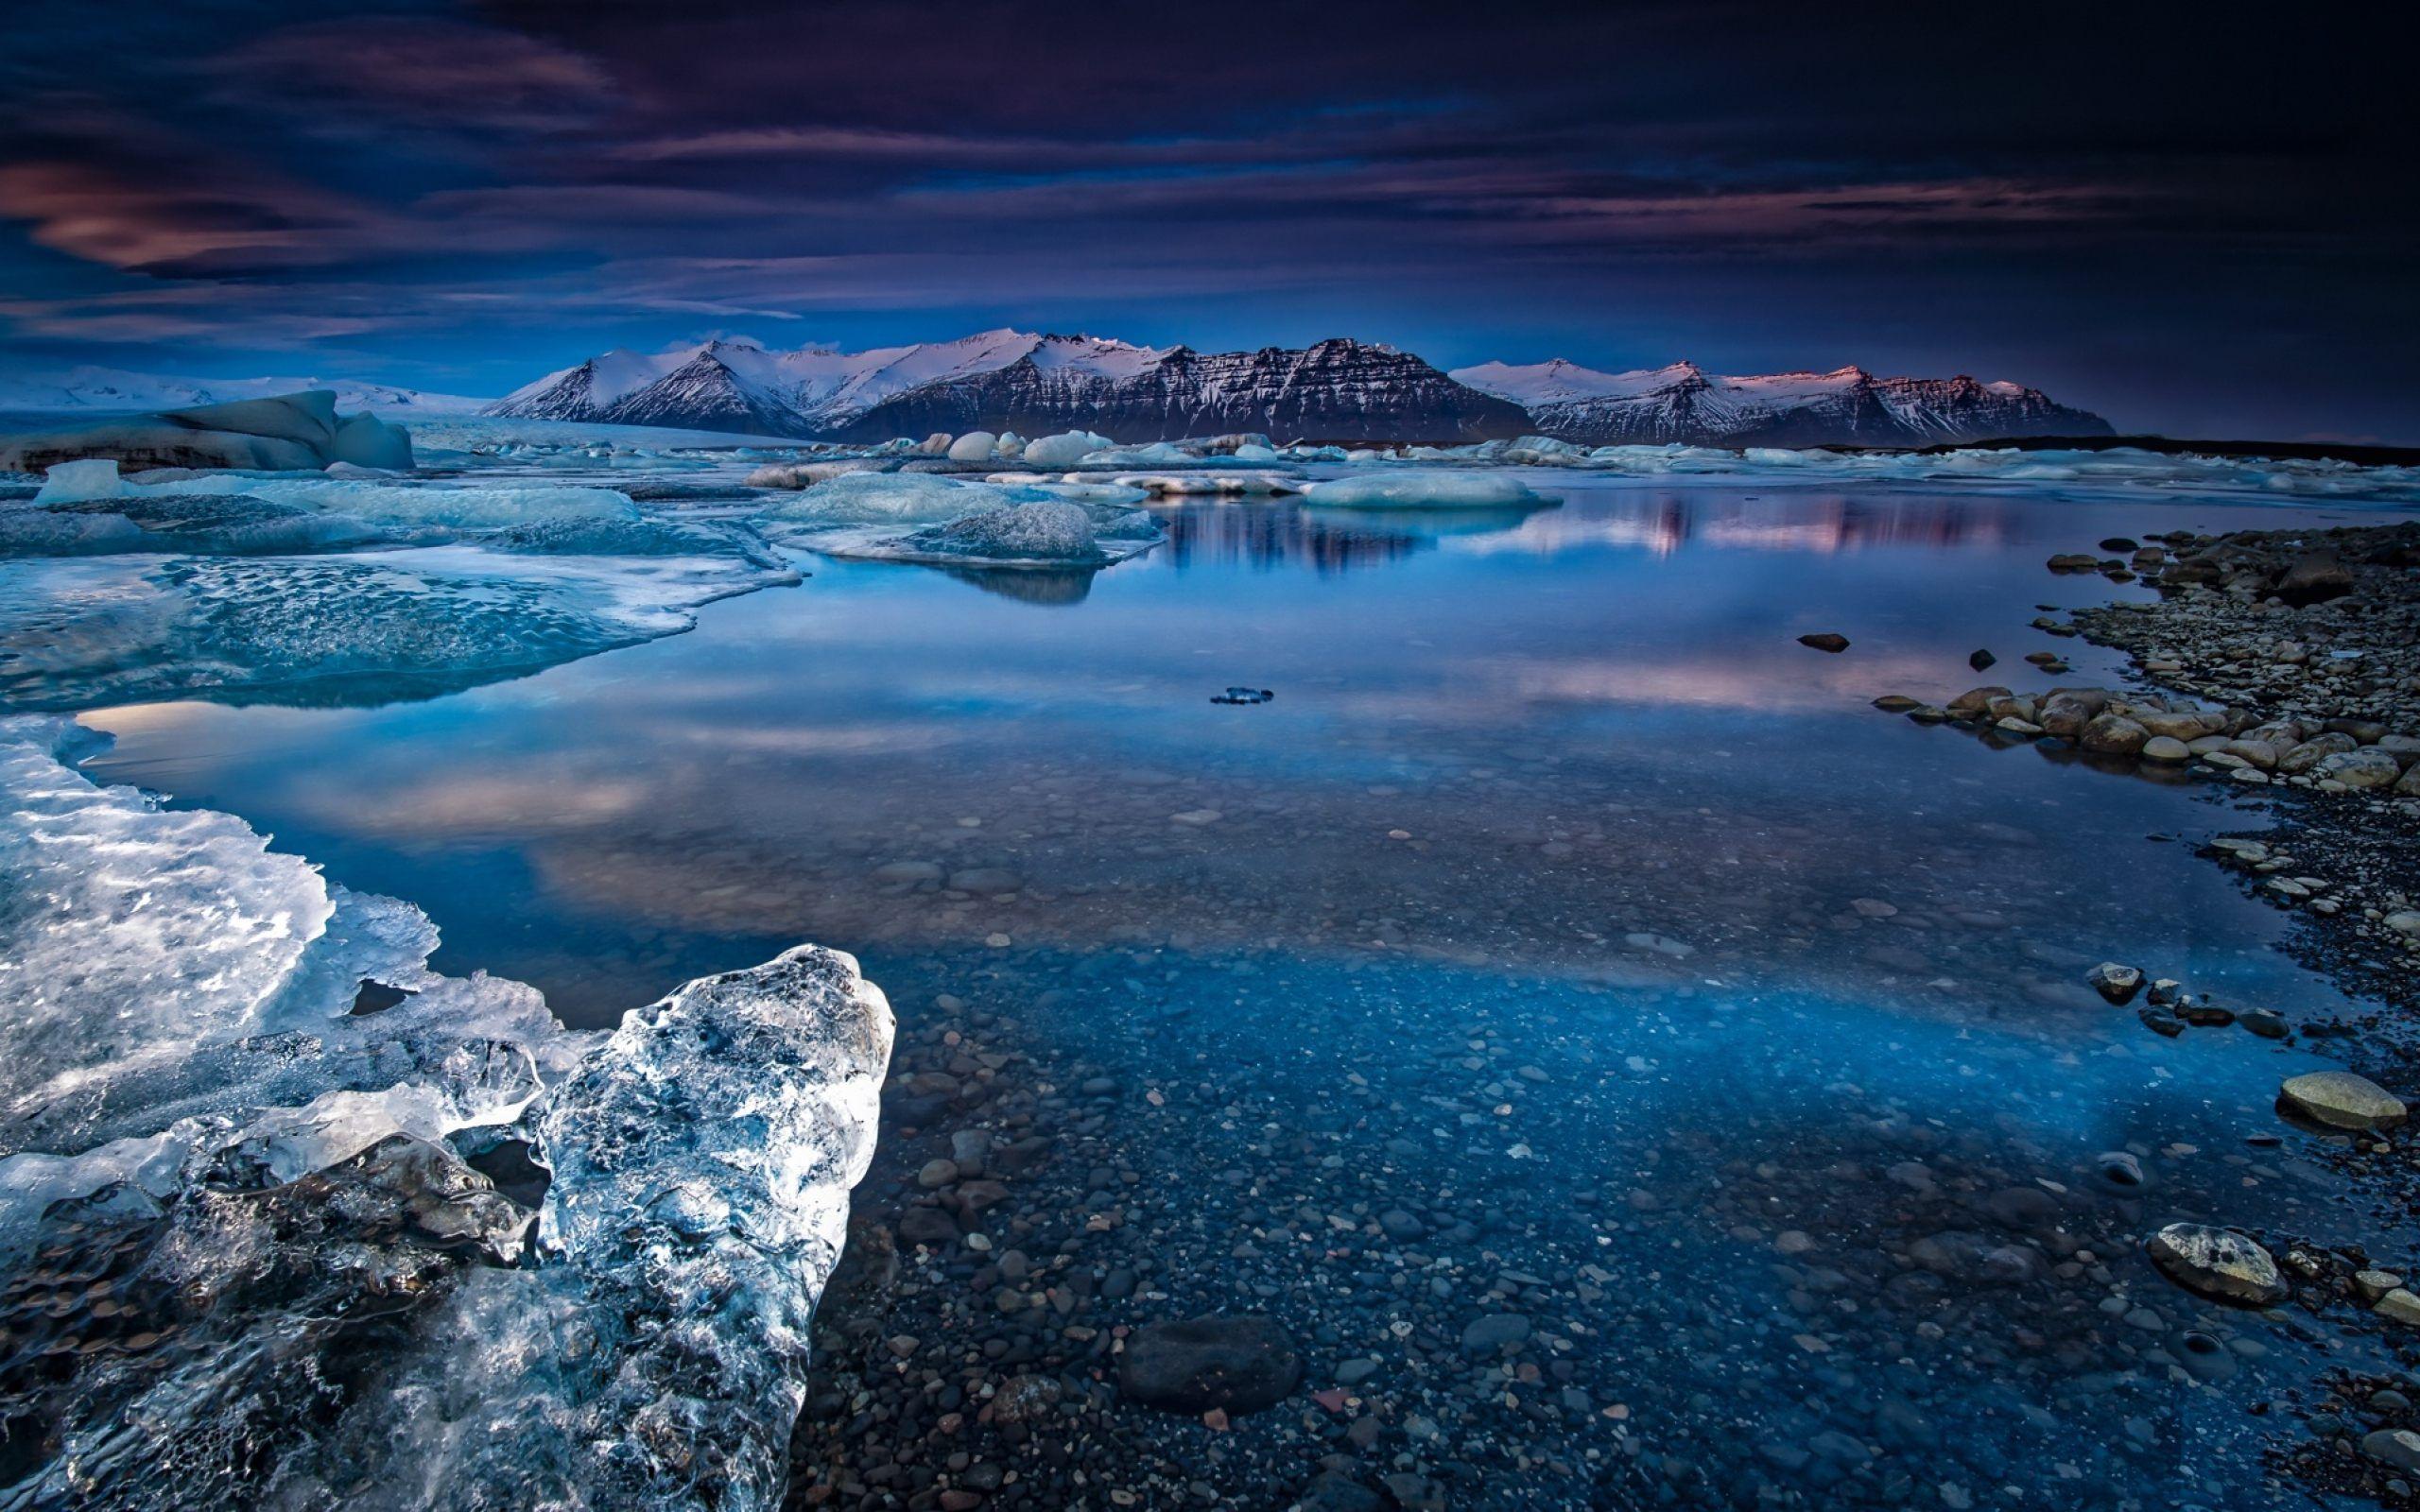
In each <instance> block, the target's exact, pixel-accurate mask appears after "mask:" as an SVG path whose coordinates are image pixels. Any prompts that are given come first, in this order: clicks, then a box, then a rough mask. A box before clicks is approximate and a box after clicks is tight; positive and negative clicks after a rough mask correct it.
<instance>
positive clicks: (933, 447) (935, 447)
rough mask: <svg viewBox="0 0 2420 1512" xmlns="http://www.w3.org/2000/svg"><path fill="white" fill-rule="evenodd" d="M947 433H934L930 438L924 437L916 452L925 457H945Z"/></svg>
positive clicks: (947, 445) (948, 437) (946, 453)
mask: <svg viewBox="0 0 2420 1512" xmlns="http://www.w3.org/2000/svg"><path fill="white" fill-rule="evenodd" d="M949 444H950V434H949V432H947V431H935V432H933V434H931V435H930V436H927V437H925V439H924V442H923V443H922V444H921V445H919V446H918V447H917V448H916V450H917V451H919V452H921V453H923V454H924V455H926V456H947V455H949Z"/></svg>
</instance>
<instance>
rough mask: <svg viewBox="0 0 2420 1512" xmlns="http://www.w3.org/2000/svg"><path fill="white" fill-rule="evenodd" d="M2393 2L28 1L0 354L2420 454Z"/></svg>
mask: <svg viewBox="0 0 2420 1512" xmlns="http://www.w3.org/2000/svg"><path fill="white" fill-rule="evenodd" d="M2377 14H2378V12H2377V11H2376V10H2374V9H2373V10H2357V9H2344V10H2342V11H2339V12H2331V10H2330V9H2329V8H2325V7H2322V8H2318V9H2298V10H2290V11H2289V10H2287V9H2277V8H2270V9H2263V10H2259V11H2254V10H2249V9H2247V10H2245V11H2244V12H2242V13H2241V14H2239V15H2238V14H2234V13H2231V12H2230V11H2228V10H2226V9H2220V8H2213V7H2208V6H2200V7H2190V8H2187V7H2166V6H2138V5H2123V4H2120V5H2111V4H2106V3H2102V4H2097V5H2092V6H2074V7H2070V6H2065V5H2058V4H2048V5H2045V4H2025V5H1999V6H1993V5H1982V6H1961V7H1945V6H1940V5H1930V6H1923V7H1912V6H1911V7H1898V6H1866V7H1812V6H1806V5H1804V4H1793V5H1788V6H1766V5H1746V4H1703V3H1701V4H1685V5H1641V6H1619V5H1597V6H1585V7H1572V8H1555V7H1523V6H1517V5H1512V4H1504V5H1497V6H1492V7H1491V6H1473V5H1469V4H1467V3H1463V4H1458V5H1453V6H1424V5H1416V4H1414V5H1363V4H1356V3H1349V0H1340V3H1323V4H1319V5H1302V4H1294V5H1288V6H1282V7H1268V8H1261V7H1253V6H1227V7H1219V8H1202V7H1189V6H1140V5H1121V6H1115V7H1105V8H1089V7H1078V6H1069V5H1048V6H1045V5H1025V4H1014V3H984V4H959V5H916V6H908V5H886V4H878V3H876V4H856V5H850V6H830V7H825V6H818V7H812V8H809V7H780V6H773V5H762V4H759V5H747V6H727V5H721V4H717V3H715V0H691V3H683V4H679V5H664V6H642V5H634V4H604V3H598V0H581V3H579V4H531V5H512V4H498V5H486V6H475V5H456V4H427V5H423V4H405V5H382V4H376V3H373V4H370V5H365V6H359V7H352V8H334V7H320V6H311V7H304V6H299V5H283V4H281V5H271V4H251V5H246V4H237V3H201V4H182V5H176V6H151V5H147V4H126V5H112V6H94V5H66V4H52V5H47V6H39V7H35V8H32V9H30V11H29V13H26V14H25V15H23V16H22V17H21V18H20V19H17V20H15V21H14V22H13V23H12V34H11V38H10V43H9V47H8V48H7V49H6V58H5V60H0V366H5V367H7V368H10V369H22V368H26V367H35V366H54V365H58V364H61V363H67V362H79V361H97V362H107V363H112V364H117V365H125V366H138V367H145V368H149V369H156V370H166V371H177V372H192V373H203V374H239V373H242V372H246V371H256V372H259V371H286V372H299V371H316V372H319V373H321V374H336V373H343V374H347V375H352V376H361V377H377V378H386V379H391V380H394V381H399V382H406V383H413V384H418V385H421V386H423V387H434V388H441V389H451V390H456V391H461V392H472V393H483V392H496V391H500V390H502V389H504V388H507V387H512V386H514V385H516V384H518V383H520V382H522V381H524V380H526V379H527V378H529V377H532V376H534V375H535V374H537V373H538V372H540V371H543V370H544V369H548V368H552V367H559V366H562V365H563V364H564V363H567V362H570V361H573V360H576V359H577V358H579V357H580V356H583V355H585V354H587V353H589V352H595V351H596V350H599V349H601V348H604V347H607V346H613V345H631V346H638V347H643V348H654V347H659V346H662V345H664V344H666V343H668V342H671V341H675V340H679V339H684V338H694V337H697V336H701V335H712V334H745V335H754V336H756V337H758V338H759V339H762V340H765V341H767V342H769V343H775V344H780V345H786V346H787V345H796V344H799V343H802V342H806V341H831V342H836V343H841V344H847V345H852V346H861V345H872V344H877V343H890V342H898V341H908V340H917V339H925V338H932V337H946V336H951V335H961V334H964V333H965V332H968V331H971V330H975V329H978V328H981V327H985V326H991V325H999V324H1017V325H1024V326H1029V327H1034V328H1040V329H1047V330H1058V331H1079V330H1080V331H1089V332H1092V333H1094V334H1096V335H1118V336H1124V337H1127V338H1130V339H1132V340H1138V341H1147V342H1152V343H1167V342H1174V341H1180V340H1181V341H1186V342H1190V343H1192V344H1194V345H1196V346H1200V347H1208V348H1229V347H1239V346H1260V345H1265V344H1270V343H1287V344H1295V343H1300V342H1302V341H1305V340H1309V339H1313V338H1316V337H1319V336H1323V335H1359V336H1364V337H1368V338H1371V339H1377V340H1385V341H1391V342H1393V343H1395V344H1397V345H1399V346H1403V347H1407V348H1409V349H1410V350H1413V351H1416V352H1420V353H1422V354H1423V355H1425V356H1426V357H1428V358H1430V359H1431V360H1432V361H1435V362H1438V363H1439V364H1441V365H1443V366H1448V367H1451V366H1459V365H1461V364H1463V363H1468V362H1475V361H1480V360H1484V359H1487V358H1502V359H1505V360H1508V361H1533V360H1540V359H1543V358H1546V357H1548V356H1557V355H1560V356H1566V357H1570V358H1573V359H1575V360H1579V361H1582V362H1587V363H1591V364H1594V365H1597V366H1602V367H1610V368H1620V367H1636V366H1649V365H1655V364H1661V363H1664V362H1668V361H1671V360H1673V359H1676V358H1680V357H1689V358H1693V359H1695V360H1697V361H1698V362H1700V363H1702V364H1704V365H1705V366H1707V367H1709V368H1715V369H1723V370H1731V371H1764V370H1772V369H1789V368H1818V369H1828V368H1833V367H1838V366H1841V365H1842V364H1846V363H1851V362H1855V363H1859V364H1862V365H1864V366H1866V367H1868V368H1872V369H1877V370H1882V371H1888V372H1901V371H1910V372H1919V373H1927V374H1946V373H1951V372H1961V371H1963V372H1972V373H1974V374H1975V375H1977V376H1979V377H1985V378H1999V377H2007V378H2015V379H2019V380H2022V381H2024V382H2028V383H2031V384H2035V385H2038V386H2040V387H2046V388H2048V389H2049V390H2050V391H2051V393H2052V394H2053V395H2054V396H2056V397H2058V398H2060V399H2062V400H2065V401H2067V402H2070V403H2075V404H2083V405H2086V406H2088V407H2091V408H2095V409H2099V410H2100V411H2101V412H2103V413H2105V414H2107V415H2109V416H2110V417H2111V418H2112V419H2113V420H2114V421H2116V422H2117V423H2118V425H2119V426H2120V427H2121V428H2141V429H2153V430H2164V431H2167V432H2169V433H2170V434H2179V435H2233V436H2245V435H2258V436H2274V437H2306V436H2324V437H2332V438H2376V439H2386V440H2394V441H2403V442H2420V380H2415V379H2414V377H2413V376H2412V372H2413V366H2414V363H2415V362H2416V361H2420V279H2415V277H2414V275H2413V272H2412V269H2413V267H2414V266H2415V265H2420V197H2416V196H2415V195H2414V193H2413V190H2414V187H2415V182H2420V176H2416V175H2415V172H2414V170H2413V168H2412V166H2411V159H2412V157H2413V152H2412V147H2411V143H2412V140H2413V133H2414V126H2415V120H2414V112H2413V109H2412V106H2411V96H2412V94H2413V92H2412V91H2411V88H2410V86H2409V84H2408V81H2407V80H2406V79H2404V78H2403V77H2398V75H2397V69H2398V68H2399V66H2400V65H2399V64H2398V63H2397V62H2396V50H2395V49H2394V48H2393V47H2392V46H2390V45H2388V44H2387V43H2386V40H2385V39H2383V38H2380V37H2376V36H2369V35H2365V34H2364V32H2363V30H2362V29H2361V27H2362V26H2363V25H2364V21H2363V19H2362V18H2364V17H2375V16H2376V15H2377Z"/></svg>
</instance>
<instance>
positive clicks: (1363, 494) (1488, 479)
mask: <svg viewBox="0 0 2420 1512" xmlns="http://www.w3.org/2000/svg"><path fill="white" fill-rule="evenodd" d="M1304 497H1305V502H1307V503H1310V504H1313V505H1318V506H1322V507H1330V508H1347V509H1501V508H1510V507H1537V506H1540V505H1545V504H1550V503H1552V502H1554V501H1553V500H1552V499H1551V498H1549V497H1547V496H1546V495H1542V494H1540V493H1537V492H1536V491H1534V490H1531V489H1530V486H1529V485H1528V484H1527V483H1525V482H1523V481H1522V480H1521V479H1519V478H1516V477H1506V476H1504V475H1502V474H1500V473H1481V472H1450V471H1445V470H1442V469H1410V470H1406V471H1402V472H1371V473H1365V474H1362V475H1359V476H1356V477H1349V478H1330V479H1328V480H1326V481H1324V482H1321V483H1314V484H1312V485H1311V486H1310V487H1309V488H1307V489H1306V490H1304Z"/></svg>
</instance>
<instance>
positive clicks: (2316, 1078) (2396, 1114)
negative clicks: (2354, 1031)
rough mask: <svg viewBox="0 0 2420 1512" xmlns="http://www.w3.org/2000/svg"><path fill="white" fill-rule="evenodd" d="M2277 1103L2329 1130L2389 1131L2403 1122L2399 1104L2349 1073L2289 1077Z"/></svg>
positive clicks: (2403, 1111) (2391, 1095)
mask: <svg viewBox="0 0 2420 1512" xmlns="http://www.w3.org/2000/svg"><path fill="white" fill-rule="evenodd" d="M2277 1095H2278V1100H2279V1101H2280V1102H2281V1103H2283V1104H2284V1105H2285V1106H2286V1107H2287V1108H2290V1109H2292V1110H2293V1111H2294V1112H2297V1113H2300V1114H2302V1115H2303V1116H2304V1117H2305V1118H2308V1119H2310V1120H2312V1121H2314V1122H2316V1123H2321V1124H2325V1125H2327V1126H2328V1127H2330V1128H2350V1129H2389V1128H2393V1127H2394V1126H2395V1125H2398V1124H2400V1123H2402V1122H2403V1120H2404V1118H2405V1117H2406V1116H2407V1109H2406V1108H2404V1106H2403V1100H2402V1099H2401V1098H2399V1097H2397V1096H2395V1095H2394V1093H2393V1092H2390V1091H2387V1090H2386V1089H2385V1088H2383V1087H2381V1086H2379V1085H2378V1084H2377V1082H2374V1081H2372V1080H2370V1079H2369V1078H2368V1077H2367V1076H2359V1075H2355V1074H2353V1073H2352V1072H2349V1071H2314V1072H2310V1073H2308V1074H2304V1075H2300V1076H2293V1077H2289V1078H2288V1079H2287V1081H2286V1084H2285V1086H2283V1087H2281V1088H2279V1089H2278V1092H2277Z"/></svg>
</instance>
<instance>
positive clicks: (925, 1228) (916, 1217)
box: [899, 1208, 959, 1249]
mask: <svg viewBox="0 0 2420 1512" xmlns="http://www.w3.org/2000/svg"><path fill="white" fill-rule="evenodd" d="M958 1234H959V1229H958V1220H957V1219H956V1218H953V1217H951V1216H950V1215H949V1213H948V1212H946V1211H943V1210H942V1209H940V1208H910V1209H908V1211H905V1212H903V1213H901V1214H900V1215H899V1241H900V1243H902V1244H906V1245H922V1246H925V1248H927V1249H939V1248H941V1247H942V1246H944V1245H954V1244H956V1243H957V1242H958Z"/></svg>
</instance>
